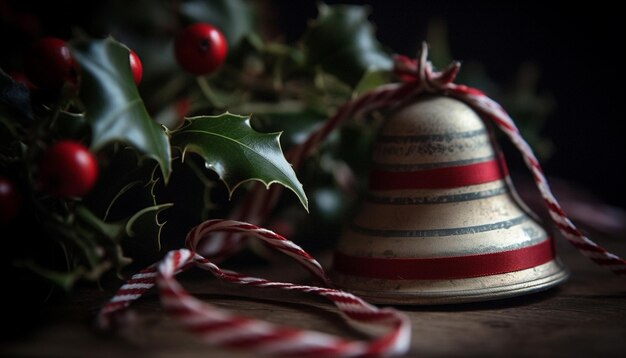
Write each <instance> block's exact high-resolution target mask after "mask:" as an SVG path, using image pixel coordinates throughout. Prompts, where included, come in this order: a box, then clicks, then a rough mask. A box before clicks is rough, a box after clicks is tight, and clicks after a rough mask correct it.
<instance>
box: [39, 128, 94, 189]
mask: <svg viewBox="0 0 626 358" xmlns="http://www.w3.org/2000/svg"><path fill="white" fill-rule="evenodd" d="M39 169H40V179H41V184H42V186H43V189H44V190H46V191H47V192H48V193H50V194H51V195H53V196H57V197H61V198H69V197H77V196H78V197H80V196H83V195H85V194H87V193H88V192H89V191H90V190H91V188H93V186H94V185H95V183H96V179H97V178H98V162H97V161H96V158H95V157H94V156H93V155H92V154H91V152H89V149H87V147H85V146H84V145H82V144H80V143H78V142H76V141H73V140H62V141H60V142H57V143H55V144H53V145H52V146H51V147H50V148H48V149H47V150H46V151H45V153H44V154H43V157H42V160H41V163H40V168H39Z"/></svg>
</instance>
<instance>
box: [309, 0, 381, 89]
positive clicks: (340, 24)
mask: <svg viewBox="0 0 626 358" xmlns="http://www.w3.org/2000/svg"><path fill="white" fill-rule="evenodd" d="M319 13H320V15H319V17H318V18H317V20H316V21H315V22H314V23H313V24H312V25H311V26H310V27H309V29H308V30H307V32H306V33H305V35H304V37H303V40H302V43H303V45H304V48H305V52H306V56H307V64H308V65H309V66H312V67H317V66H320V67H321V68H322V69H323V70H324V71H326V72H328V73H331V74H333V75H334V76H336V77H337V78H339V79H340V80H342V81H344V82H346V83H347V84H349V85H350V86H352V87H354V86H355V85H356V84H357V83H358V82H359V80H360V79H361V78H362V77H363V74H364V73H365V72H366V71H368V70H370V71H373V70H389V69H391V67H392V61H391V58H390V57H389V55H388V54H387V53H385V51H383V48H382V46H381V45H380V43H379V42H378V40H376V37H375V35H374V29H373V27H372V25H371V23H370V22H369V21H368V20H367V16H368V13H367V10H366V8H364V7H362V6H349V5H337V6H332V7H331V6H327V5H321V6H320V8H319Z"/></svg>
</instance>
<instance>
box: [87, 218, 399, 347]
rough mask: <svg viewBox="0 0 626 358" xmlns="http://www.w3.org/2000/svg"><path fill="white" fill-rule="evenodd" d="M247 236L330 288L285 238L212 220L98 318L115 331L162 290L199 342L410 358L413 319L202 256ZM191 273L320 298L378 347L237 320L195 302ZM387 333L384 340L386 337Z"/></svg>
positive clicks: (328, 290) (144, 273) (131, 284)
mask: <svg viewBox="0 0 626 358" xmlns="http://www.w3.org/2000/svg"><path fill="white" fill-rule="evenodd" d="M216 232H237V233H245V234H246V235H250V236H253V237H256V238H258V239H260V240H262V241H263V242H265V243H266V244H268V245H269V246H270V247H272V248H274V249H276V250H278V251H280V252H282V253H284V254H286V255H288V256H291V257H292V258H294V259H295V260H296V261H297V262H299V263H300V264H302V265H303V266H304V267H305V268H307V269H308V270H309V271H310V272H311V273H312V274H313V275H314V276H315V277H316V278H318V279H319V280H321V281H322V282H324V283H326V284H328V283H330V280H329V279H328V277H327V276H326V274H325V272H324V270H323V269H322V266H321V265H320V264H319V263H318V262H317V261H316V260H315V259H314V258H312V257H311V256H310V255H309V254H308V253H306V252H305V251H304V250H302V249H301V248H300V247H299V246H297V245H296V244H294V243H293V242H291V241H289V240H287V239H285V238H284V237H282V236H280V235H278V234H276V233H274V232H272V231H270V230H266V229H263V228H259V227H257V226H254V225H250V224H248V223H243V222H238V221H231V220H209V221H206V222H204V223H202V224H200V225H199V226H197V227H196V228H194V229H193V230H191V231H190V232H189V234H188V236H187V241H186V246H187V248H186V249H180V250H175V251H171V252H169V253H168V254H167V256H166V257H165V258H164V259H163V260H162V261H161V262H160V263H158V264H154V265H152V266H150V267H148V268H146V269H144V270H142V271H140V272H139V273H137V274H135V275H134V276H132V278H131V279H130V280H129V281H128V282H127V283H126V284H124V285H123V286H122V287H121V288H120V289H119V290H118V291H117V293H116V294H115V296H114V297H113V298H112V299H111V300H110V301H109V303H107V304H106V305H105V306H104V307H103V308H102V310H101V311H100V313H99V316H98V324H99V326H100V327H101V328H108V327H110V326H111V324H112V323H113V320H114V319H115V318H116V317H118V318H119V316H118V315H119V314H120V313H122V312H124V310H125V309H126V308H127V307H128V306H129V305H130V304H131V303H132V302H134V301H136V300H137V299H139V298H140V297H141V296H142V295H143V294H144V293H145V292H146V291H148V290H149V289H150V288H152V287H153V286H155V285H156V286H157V287H158V292H159V296H160V298H161V303H162V304H163V306H164V307H165V310H166V312H167V313H168V314H170V315H171V316H172V317H174V318H175V319H176V320H178V322H179V323H180V324H181V325H182V326H183V327H184V328H185V329H187V330H188V331H190V332H192V333H193V334H195V335H196V336H198V337H199V338H200V340H202V341H204V342H206V343H208V344H211V345H215V346H220V347H227V348H240V349H248V350H253V351H255V352H258V353H260V354H267V355H276V356H303V357H304V356H315V357H322V356H323V357H359V356H389V355H396V354H403V353H405V352H406V351H407V350H408V348H409V343H410V335H411V325H410V321H409V319H408V318H407V317H406V315H404V314H402V313H401V312H398V311H396V310H394V309H391V308H382V309H379V308H377V307H375V306H372V305H370V304H368V303H367V302H365V301H363V300H361V299H360V298H358V297H356V296H354V295H352V294H350V293H346V292H343V291H339V290H336V289H332V288H322V287H315V286H305V285H295V284H291V283H284V282H272V281H269V280H265V279H262V278H257V277H250V276H245V275H242V274H239V273H237V272H234V271H229V270H223V269H220V268H219V267H218V266H217V265H216V264H214V263H213V262H211V261H210V260H208V259H207V258H205V257H203V256H201V255H199V254H197V253H196V252H195V249H196V248H197V246H198V244H199V243H201V242H202V241H203V240H204V239H205V238H207V236H208V235H209V234H212V233H216ZM192 266H195V267H199V268H201V269H203V270H206V271H209V272H210V273H212V274H213V275H214V276H215V277H217V278H219V279H221V280H224V281H227V282H231V283H236V284H240V285H246V286H254V287H269V288H278V289H283V290H289V291H299V292H306V293H313V294H316V295H319V296H322V297H325V298H327V299H328V300H330V301H331V302H333V303H334V304H335V306H336V307H337V308H338V309H339V311H340V312H341V313H342V314H343V315H344V317H345V318H346V319H347V320H348V322H349V323H352V324H354V326H355V327H356V328H360V329H363V330H367V332H368V333H369V334H371V335H373V336H374V337H375V338H373V339H372V340H371V341H349V340H346V339H342V338H338V337H335V336H332V335H328V334H324V333H319V332H313V331H308V330H299V329H294V328H288V327H282V326H278V325H275V324H271V323H267V322H264V321H261V320H257V319H253V318H246V317H240V316H235V315H233V314H231V313H230V312H228V311H225V310H223V309H220V308H217V307H215V306H212V305H210V304H207V303H205V302H202V301H200V300H197V299H196V298H194V297H193V296H191V295H190V294H189V292H187V291H186V290H185V289H184V288H183V287H182V286H181V285H180V284H179V283H178V282H177V281H176V280H175V275H176V274H177V273H179V272H182V271H184V270H186V269H188V268H190V267H192ZM381 332H382V333H381Z"/></svg>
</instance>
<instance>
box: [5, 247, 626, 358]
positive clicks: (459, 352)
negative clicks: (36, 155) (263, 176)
mask: <svg viewBox="0 0 626 358" xmlns="http://www.w3.org/2000/svg"><path fill="white" fill-rule="evenodd" d="M608 244H610V246H612V248H613V249H614V250H615V251H616V252H625V251H626V245H625V244H624V243H613V242H611V243H608ZM557 246H558V252H559V255H560V257H561V258H562V259H563V261H564V262H565V264H566V266H568V267H569V268H570V270H571V277H570V279H569V281H567V282H566V283H565V284H563V285H561V286H560V287H558V288H556V289H552V290H549V291H546V292H542V293H537V294H532V295H528V296H522V297H517V298H513V299H506V300H499V301H491V302H481V303H474V304H462V305H444V306H399V307H398V308H399V309H401V310H403V311H405V312H407V314H408V315H409V316H410V317H411V320H412V323H413V340H412V345H411V351H410V353H409V354H408V356H421V357H423V356H428V357H438V356H445V357H449V356H481V357H484V356H503V355H507V356H550V357H555V356H556V357H560V356H563V357H565V356H568V357H569V356H599V355H606V356H615V355H619V354H621V353H623V352H624V351H626V339H624V338H625V337H626V300H625V298H626V289H625V285H624V283H625V280H624V278H620V277H617V276H615V275H613V274H611V273H610V272H608V271H605V270H603V269H601V268H599V267H597V266H595V265H594V264H592V263H591V262H590V261H588V260H587V259H585V258H583V257H582V256H581V255H580V254H578V252H577V251H575V250H574V249H573V248H571V247H569V246H567V244H566V243H564V241H563V240H559V243H558V245H557ZM329 256H330V255H328V254H325V255H322V256H321V257H323V260H322V261H323V262H324V263H327V262H328V257H329ZM286 265H290V266H286ZM246 269H247V271H248V272H249V273H250V272H253V273H254V274H255V275H261V276H264V277H274V278H277V277H278V278H280V279H281V280H284V281H296V280H304V279H305V277H306V274H305V273H304V271H302V270H300V269H292V266H291V264H288V263H286V262H281V263H278V264H276V265H273V266H266V267H247V268H246ZM181 281H182V282H183V283H184V284H185V286H186V287H187V288H188V289H189V290H190V291H191V292H192V293H194V294H195V295H197V297H199V298H201V299H202V300H204V301H205V302H208V303H211V304H214V305H216V306H219V307H223V308H227V309H229V310H232V311H235V312H239V313H240V314H243V315H248V316H252V317H258V318H263V319H266V320H268V321H271V322H275V323H281V324H287V325H293V326H297V327H301V328H306V329H313V330H319V331H323V332H328V333H333V334H338V335H342V336H344V337H351V338H364V336H363V335H361V334H360V333H359V332H357V331H355V330H354V329H352V328H350V327H349V326H348V325H347V324H346V323H345V322H344V321H343V320H342V318H341V317H340V316H339V315H338V314H337V312H336V310H335V309H334V307H333V306H332V305H330V304H329V303H327V302H326V301H324V300H322V299H319V298H316V297H313V296H308V295H305V294H299V293H285V292H282V291H278V290H273V289H264V290H260V289H254V288H246V287H243V288H242V287H234V286H233V285H229V284H223V283H219V282H217V281H216V280H214V279H212V278H209V277H208V276H207V274H206V273H204V272H198V271H196V272H192V273H189V274H185V275H183V277H181ZM114 289H115V285H111V287H107V289H105V290H98V289H95V288H83V289H80V290H78V291H76V292H75V294H74V295H72V296H71V297H69V298H68V299H66V300H63V301H62V302H59V303H55V304H54V305H52V306H51V307H49V308H48V310H47V311H46V312H45V314H44V315H43V316H42V317H41V320H40V321H39V327H38V329H37V330H36V331H34V332H31V333H30V334H29V335H28V336H26V337H19V338H18V339H14V340H13V341H11V342H5V343H4V344H3V345H2V347H1V349H0V355H1V356H15V357H26V356H44V357H48V356H49V357H83V356H90V357H110V356H116V357H131V356H133V357H207V356H219V357H255V355H253V354H246V353H242V352H235V351H224V350H219V349H215V348H212V347H207V346H205V345H203V344H201V343H200V342H198V341H196V340H195V339H194V338H193V337H192V336H190V335H188V334H187V333H185V332H183V331H182V330H181V329H180V328H179V327H178V326H177V325H176V323H175V322H173V321H172V320H171V319H169V318H168V317H166V316H165V314H164V312H163V311H162V309H161V308H160V305H159V302H158V298H157V297H156V295H155V294H150V295H148V296H147V297H145V298H144V299H142V300H141V301H139V302H138V303H137V304H136V305H134V306H133V308H134V312H135V315H134V318H135V319H134V321H133V324H132V325H130V326H129V327H128V328H126V329H125V330H123V331H118V332H116V333H114V334H103V333H100V332H98V331H96V330H95V329H94V328H93V325H92V324H93V319H94V317H95V314H96V312H97V310H98V308H99V307H100V305H101V304H102V303H103V302H105V301H106V299H108V298H109V297H110V296H111V295H112V293H113V290H114Z"/></svg>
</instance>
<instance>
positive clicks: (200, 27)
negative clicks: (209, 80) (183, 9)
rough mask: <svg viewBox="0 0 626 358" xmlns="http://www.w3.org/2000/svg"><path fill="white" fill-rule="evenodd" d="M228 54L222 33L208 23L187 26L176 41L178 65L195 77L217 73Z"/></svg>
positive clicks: (175, 49)
mask: <svg viewBox="0 0 626 358" xmlns="http://www.w3.org/2000/svg"><path fill="white" fill-rule="evenodd" d="M227 53H228V44H227V42H226V39H225V38H224V35H223V34H222V32H221V31H220V30H218V29H217V28H215V27H214V26H212V25H209V24H206V23H197V24H193V25H189V26H187V27H186V28H185V29H184V30H183V31H182V32H181V33H180V34H178V36H177V37H176V40H175V41H174V54H175V55H176V60H177V61H178V64H180V66H181V67H182V68H184V69H185V70H186V71H187V72H190V73H192V74H194V75H206V74H209V73H211V72H213V71H215V70H216V69H217V68H218V67H219V66H220V65H221V64H222V63H223V62H224V60H225V59H226V54H227Z"/></svg>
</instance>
